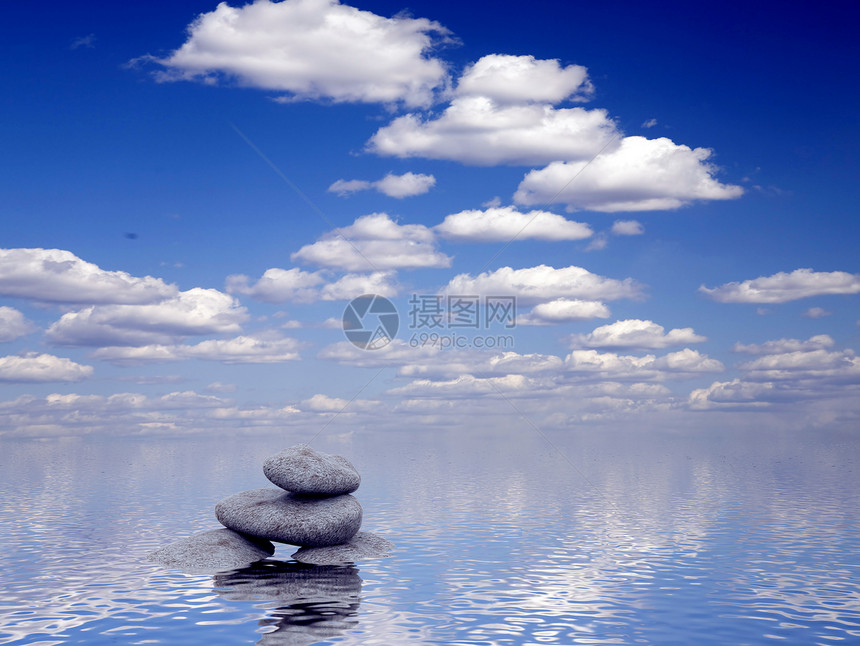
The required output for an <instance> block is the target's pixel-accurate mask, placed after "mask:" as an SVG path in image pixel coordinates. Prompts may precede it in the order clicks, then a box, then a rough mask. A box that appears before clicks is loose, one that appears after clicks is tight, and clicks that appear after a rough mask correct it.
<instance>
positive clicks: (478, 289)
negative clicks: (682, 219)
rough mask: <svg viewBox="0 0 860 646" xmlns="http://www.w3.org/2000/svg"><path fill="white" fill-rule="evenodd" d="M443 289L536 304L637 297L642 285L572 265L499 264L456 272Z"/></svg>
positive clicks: (456, 292) (450, 291) (455, 292)
mask: <svg viewBox="0 0 860 646" xmlns="http://www.w3.org/2000/svg"><path fill="white" fill-rule="evenodd" d="M444 292H445V293H448V294H483V295H492V296H516V297H517V299H518V303H522V304H529V303H535V304H537V303H542V302H548V301H554V300H557V299H583V300H590V301H610V300H617V299H619V298H637V297H639V296H640V295H641V293H642V287H641V285H639V283H637V282H636V281H635V280H633V279H632V278H625V279H624V280H615V279H614V278H605V277H603V276H599V275H597V274H592V273H591V272H590V271H588V270H587V269H583V268H582V267H576V266H573V265H571V266H570V267H562V268H560V269H556V268H555V267H549V266H547V265H538V266H537V267H527V268H524V269H512V268H511V267H502V268H500V269H497V270H495V271H492V272H485V273H482V274H479V275H478V276H472V275H470V274H459V275H458V276H455V277H454V278H453V279H451V281H450V282H449V283H448V285H447V286H446V287H445V288H444Z"/></svg>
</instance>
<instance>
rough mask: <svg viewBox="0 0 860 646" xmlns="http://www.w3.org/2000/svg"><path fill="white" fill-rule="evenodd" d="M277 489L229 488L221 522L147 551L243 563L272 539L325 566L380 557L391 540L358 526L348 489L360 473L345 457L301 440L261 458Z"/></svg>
mask: <svg viewBox="0 0 860 646" xmlns="http://www.w3.org/2000/svg"><path fill="white" fill-rule="evenodd" d="M263 473H264V474H265V476H266V477H267V478H268V479H269V480H270V481H271V482H272V484H275V485H277V487H278V488H277V489H276V488H272V487H269V488H264V489H252V490H250V491H243V492H241V493H237V494H234V495H232V496H230V497H228V498H225V499H224V500H222V501H220V502H219V503H218V504H217V505H215V517H216V518H217V519H218V522H220V523H221V524H222V525H224V527H225V528H226V529H222V530H214V531H210V532H203V533H202V534H197V535H196V536H191V537H189V538H186V539H183V540H181V541H177V542H176V543H173V544H172V545H168V546H167V547H165V548H162V549H161V550H158V551H156V552H153V553H152V554H150V556H149V558H150V559H151V560H154V561H158V562H160V563H162V564H163V565H167V566H168V567H180V568H186V569H188V568H195V567H202V568H206V567H223V566H225V564H226V567H242V566H244V565H247V564H250V563H253V562H255V561H258V560H261V559H264V558H266V557H267V556H270V555H271V554H273V553H274V551H275V548H274V546H273V545H272V543H271V541H274V542H277V543H288V544H290V545H298V546H299V547H300V548H301V549H299V550H298V551H297V552H296V553H295V554H293V558H294V559H296V560H297V561H301V562H304V563H310V564H317V565H328V564H335V563H342V562H349V561H356V560H358V559H360V558H367V557H372V556H379V555H381V554H383V553H384V552H387V551H388V550H390V549H391V548H392V547H393V545H392V544H391V543H389V542H388V541H386V540H385V539H383V538H381V537H379V536H375V535H374V534H371V533H369V532H359V531H358V530H359V528H360V527H361V520H362V510H361V505H360V504H359V503H358V500H356V499H355V497H353V496H351V495H350V494H351V493H352V492H354V491H355V490H356V489H358V487H359V485H360V484H361V476H359V474H358V471H356V469H355V467H354V466H353V465H352V464H351V463H350V462H349V460H347V459H346V458H344V457H342V456H339V455H327V454H325V453H321V452H319V451H315V450H314V449H312V448H311V447H309V446H308V445H306V444H298V445H296V446H293V447H290V448H288V449H284V450H283V451H281V452H280V453H278V454H276V455H273V456H271V457H270V458H268V459H267V460H266V461H265V462H264V463H263Z"/></svg>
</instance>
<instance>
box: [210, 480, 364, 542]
mask: <svg viewBox="0 0 860 646" xmlns="http://www.w3.org/2000/svg"><path fill="white" fill-rule="evenodd" d="M215 517H216V518H218V522H220V523H221V524H222V525H224V527H227V528H229V529H232V530H233V531H236V532H240V533H242V534H249V535H250V536H256V537H258V538H265V539H266V540H269V541H276V542H278V543H289V544H290V545H301V546H307V547H325V546H328V545H340V544H342V543H346V542H347V541H349V539H350V538H352V537H353V536H355V534H356V532H358V530H359V528H360V527H361V505H360V504H358V500H356V499H355V498H353V497H352V496H349V495H342V496H334V497H331V498H319V497H312V496H302V495H299V494H293V493H288V492H286V491H284V490H283V489H271V488H269V489H251V490H250V491H243V492H241V493H237V494H234V495H232V496H230V497H228V498H225V499H224V500H222V501H221V502H219V503H218V504H217V505H215Z"/></svg>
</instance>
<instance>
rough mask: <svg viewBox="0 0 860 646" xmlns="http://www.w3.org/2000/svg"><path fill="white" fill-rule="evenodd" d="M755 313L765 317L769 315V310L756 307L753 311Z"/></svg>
mask: <svg viewBox="0 0 860 646" xmlns="http://www.w3.org/2000/svg"><path fill="white" fill-rule="evenodd" d="M755 313H756V314H758V315H759V316H765V315H767V314H770V310H769V309H767V308H766V307H757V308H756V310H755Z"/></svg>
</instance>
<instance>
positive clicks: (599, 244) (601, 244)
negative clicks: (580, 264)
mask: <svg viewBox="0 0 860 646" xmlns="http://www.w3.org/2000/svg"><path fill="white" fill-rule="evenodd" d="M608 244H609V240H608V239H607V238H606V234H605V233H598V234H597V235H596V236H594V240H592V241H591V242H589V243H588V246H587V247H586V248H585V250H586V251H603V250H604V249H606V245H608Z"/></svg>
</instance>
